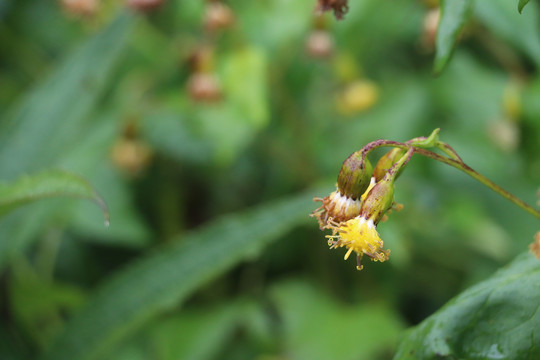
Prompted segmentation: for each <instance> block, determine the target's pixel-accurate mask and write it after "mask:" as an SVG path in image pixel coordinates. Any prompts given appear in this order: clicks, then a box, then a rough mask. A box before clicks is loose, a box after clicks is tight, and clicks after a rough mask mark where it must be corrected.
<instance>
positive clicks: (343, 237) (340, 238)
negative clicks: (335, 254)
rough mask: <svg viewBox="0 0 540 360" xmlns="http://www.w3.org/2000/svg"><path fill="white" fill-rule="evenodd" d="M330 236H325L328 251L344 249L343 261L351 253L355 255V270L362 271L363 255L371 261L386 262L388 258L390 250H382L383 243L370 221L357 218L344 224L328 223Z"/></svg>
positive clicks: (360, 217)
mask: <svg viewBox="0 0 540 360" xmlns="http://www.w3.org/2000/svg"><path fill="white" fill-rule="evenodd" d="M327 227H328V228H329V229H331V230H332V235H327V236H326V237H327V238H328V245H330V249H334V248H338V247H346V248H347V249H348V251H347V253H346V254H345V260H347V259H348V258H349V256H350V255H351V253H352V252H353V251H354V252H355V253H356V259H357V267H356V268H357V269H358V270H362V268H363V266H362V264H361V259H362V256H363V255H364V254H366V255H367V256H369V257H370V258H371V260H373V261H381V262H383V261H386V260H388V258H389V257H390V250H383V245H384V244H383V241H382V240H381V238H380V237H379V233H377V229H376V227H375V224H374V223H373V220H372V219H366V218H364V217H362V216H357V217H355V218H354V219H350V220H348V221H345V222H341V223H337V222H335V221H329V222H328V226H327Z"/></svg>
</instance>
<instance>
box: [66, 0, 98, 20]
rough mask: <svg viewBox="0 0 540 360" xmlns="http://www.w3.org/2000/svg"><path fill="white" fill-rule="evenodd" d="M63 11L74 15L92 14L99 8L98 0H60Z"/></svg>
mask: <svg viewBox="0 0 540 360" xmlns="http://www.w3.org/2000/svg"><path fill="white" fill-rule="evenodd" d="M62 7H63V8H64V10H65V11H67V12H68V13H70V14H72V15H76V16H92V15H94V14H95V13H96V12H97V11H98V9H99V0H62Z"/></svg>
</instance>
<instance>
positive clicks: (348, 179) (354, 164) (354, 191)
mask: <svg viewBox="0 0 540 360" xmlns="http://www.w3.org/2000/svg"><path fill="white" fill-rule="evenodd" d="M372 171H373V167H372V166H371V163H370V162H369V160H368V159H367V158H365V159H364V161H362V153H361V152H360V151H356V152H354V153H352V154H351V155H350V156H349V157H348V158H347V159H346V160H345V161H344V162H343V165H342V166H341V171H340V172H339V175H338V181H337V184H338V190H339V192H340V193H341V194H342V195H345V196H347V197H349V198H351V199H353V200H356V199H358V198H360V197H361V196H362V194H363V193H364V192H365V191H366V190H367V188H368V186H369V184H370V181H371V172H372Z"/></svg>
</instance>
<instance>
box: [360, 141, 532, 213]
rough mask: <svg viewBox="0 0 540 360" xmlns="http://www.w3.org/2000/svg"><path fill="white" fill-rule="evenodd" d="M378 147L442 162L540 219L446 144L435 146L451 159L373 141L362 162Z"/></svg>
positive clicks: (399, 144)
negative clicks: (407, 151)
mask: <svg viewBox="0 0 540 360" xmlns="http://www.w3.org/2000/svg"><path fill="white" fill-rule="evenodd" d="M379 147H396V148H400V149H403V150H409V149H411V148H413V149H414V152H415V153H417V154H420V155H422V156H425V157H428V158H431V159H433V160H437V161H440V162H442V163H444V164H446V165H450V166H452V167H454V168H456V169H458V170H461V171H463V172H464V173H465V174H467V175H469V176H470V177H472V178H474V179H476V180H477V181H479V182H480V183H482V184H484V185H486V186H487V187H488V188H490V189H491V190H493V191H495V192H496V193H497V194H499V195H501V196H502V197H504V198H506V199H507V200H510V201H511V202H513V203H514V204H516V205H517V206H519V207H520V208H522V209H523V210H525V211H527V212H528V213H529V214H531V215H532V216H534V217H536V218H538V219H540V211H538V210H536V209H535V208H533V207H532V206H530V205H529V204H527V203H525V202H524V201H522V200H520V199H519V198H517V197H516V196H514V195H512V194H511V193H509V192H508V191H506V190H505V189H503V188H502V187H500V186H499V185H497V184H495V183H494V182H493V181H491V180H489V179H488V178H486V177H485V176H484V175H481V174H479V173H478V172H476V171H475V170H474V169H472V168H471V167H470V166H468V165H467V164H465V163H464V162H463V160H461V158H460V157H459V156H458V155H457V153H456V152H455V150H454V149H452V147H450V145H448V144H446V143H443V142H441V141H438V142H437V144H436V147H437V148H439V149H441V150H442V151H443V152H444V153H445V154H447V155H448V156H450V157H451V158H447V157H444V156H442V155H439V154H437V153H435V152H433V151H430V150H427V149H423V148H419V147H416V146H414V145H408V144H405V143H401V142H398V141H390V140H376V141H373V142H371V143H369V144H367V145H366V146H364V147H363V148H362V160H364V159H365V157H366V156H367V154H368V153H369V152H371V151H372V150H374V149H376V148H379Z"/></svg>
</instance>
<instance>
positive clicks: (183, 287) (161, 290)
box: [45, 192, 313, 360]
mask: <svg viewBox="0 0 540 360" xmlns="http://www.w3.org/2000/svg"><path fill="white" fill-rule="evenodd" d="M312 195H313V192H309V193H307V194H302V195H299V196H297V197H294V198H291V199H287V200H284V201H279V202H277V203H272V204H267V205H264V206H262V207H260V208H258V209H254V210H249V211H247V212H246V213H242V214H238V215H231V216H226V217H224V218H222V219H220V220H217V221H216V222H214V223H212V224H211V225H208V226H206V227H204V228H202V229H200V230H198V231H194V232H193V233H191V234H190V235H187V236H185V237H184V238H183V239H174V241H173V242H172V245H171V246H168V247H165V248H163V249H161V251H158V252H155V253H154V254H152V255H150V256H148V257H146V258H144V259H141V260H139V261H138V262H136V263H135V264H133V265H132V266H130V267H128V268H127V269H125V270H124V271H121V272H119V273H117V275H116V276H114V278H112V279H111V280H110V281H108V282H107V283H106V284H104V285H103V286H102V287H101V289H99V291H98V292H97V294H96V295H95V296H94V298H93V299H91V300H90V301H89V303H88V306H87V307H86V308H85V309H84V310H83V311H81V312H80V313H79V314H78V315H76V316H75V318H73V319H72V321H71V322H69V323H68V324H67V326H66V328H65V330H64V332H63V334H62V335H61V336H60V338H59V339H58V341H57V342H56V343H55V344H54V345H53V346H52V347H51V348H50V351H49V352H48V354H47V355H46V356H45V359H55V360H62V359H79V360H85V359H95V358H97V357H98V356H99V355H100V353H102V352H103V351H104V350H106V349H107V348H108V347H109V346H110V345H112V344H114V343H115V342H117V341H118V340H120V339H122V338H123V337H125V336H126V335H128V334H130V333H132V332H133V331H135V330H137V329H138V328H139V327H140V326H141V325H142V324H143V323H145V322H146V321H147V320H149V319H151V318H152V317H154V316H156V315H157V314H159V313H161V312H163V311H164V310H166V309H169V308H171V307H173V306H176V305H177V304H178V303H179V302H181V301H182V300H183V299H185V298H186V297H187V296H188V295H189V294H190V293H191V292H193V291H194V290H195V289H197V288H198V287H199V286H201V285H202V284H204V283H206V282H207V281H209V280H210V279H214V278H216V277H217V276H218V275H219V274H223V273H224V272H225V271H226V270H228V269H230V268H231V267H232V266H234V265H235V264H237V263H238V262H240V261H242V260H245V259H248V258H251V257H253V256H255V255H257V254H258V253H259V252H260V251H261V250H262V249H263V248H264V246H265V245H267V244H268V243H270V242H271V241H273V240H276V239H277V238H279V237H280V236H281V235H282V234H283V233H285V232H287V231H289V230H290V229H291V228H293V227H294V226H296V225H297V224H298V223H300V222H303V221H305V220H308V216H307V214H308V213H309V212H310V211H311V210H312V208H313V202H312Z"/></svg>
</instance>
